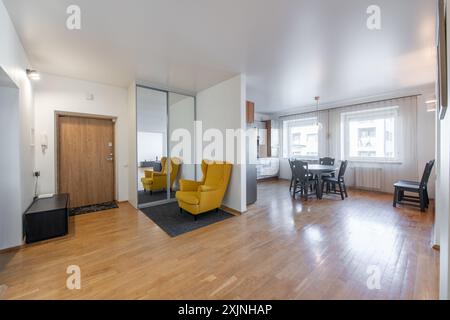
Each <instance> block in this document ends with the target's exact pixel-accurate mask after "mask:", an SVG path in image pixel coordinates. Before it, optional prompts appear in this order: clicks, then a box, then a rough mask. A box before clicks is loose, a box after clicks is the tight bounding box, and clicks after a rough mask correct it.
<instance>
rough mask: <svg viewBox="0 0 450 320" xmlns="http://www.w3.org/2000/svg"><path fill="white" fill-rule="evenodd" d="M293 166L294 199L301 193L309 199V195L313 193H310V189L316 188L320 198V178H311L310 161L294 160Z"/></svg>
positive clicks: (316, 193)
mask: <svg viewBox="0 0 450 320" xmlns="http://www.w3.org/2000/svg"><path fill="white" fill-rule="evenodd" d="M292 167H293V173H294V193H293V197H294V199H295V195H296V194H297V193H300V194H301V196H304V197H305V200H306V201H308V198H309V195H311V194H313V193H309V190H312V191H313V190H315V193H314V194H315V195H316V197H317V198H318V189H319V188H318V180H317V179H312V178H311V173H310V172H309V170H308V163H307V162H303V161H299V160H295V161H293V162H292ZM297 189H298V191H297Z"/></svg>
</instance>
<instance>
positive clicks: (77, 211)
mask: <svg viewBox="0 0 450 320" xmlns="http://www.w3.org/2000/svg"><path fill="white" fill-rule="evenodd" d="M117 208H119V206H118V205H117V203H116V202H115V201H112V202H105V203H100V204H93V205H89V206H84V207H78V208H72V209H70V216H79V215H81V214H86V213H92V212H98V211H104V210H111V209H117Z"/></svg>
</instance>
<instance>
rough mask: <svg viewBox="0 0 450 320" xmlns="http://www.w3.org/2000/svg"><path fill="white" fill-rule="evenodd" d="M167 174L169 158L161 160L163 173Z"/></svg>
mask: <svg viewBox="0 0 450 320" xmlns="http://www.w3.org/2000/svg"><path fill="white" fill-rule="evenodd" d="M166 172H167V157H162V158H161V173H162V174H164V173H166Z"/></svg>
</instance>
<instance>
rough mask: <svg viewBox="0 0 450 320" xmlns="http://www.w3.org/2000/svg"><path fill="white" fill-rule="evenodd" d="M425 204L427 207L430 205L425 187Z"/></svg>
mask: <svg viewBox="0 0 450 320" xmlns="http://www.w3.org/2000/svg"><path fill="white" fill-rule="evenodd" d="M425 204H426V207H427V208H428V207H429V205H430V198H429V197H428V190H427V189H425Z"/></svg>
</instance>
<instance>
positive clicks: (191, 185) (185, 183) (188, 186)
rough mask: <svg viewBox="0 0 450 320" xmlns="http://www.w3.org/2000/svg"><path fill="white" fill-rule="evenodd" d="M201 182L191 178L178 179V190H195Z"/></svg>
mask: <svg viewBox="0 0 450 320" xmlns="http://www.w3.org/2000/svg"><path fill="white" fill-rule="evenodd" d="M201 184H202V183H201V182H198V181H192V180H180V191H197V190H198V188H199V186H201Z"/></svg>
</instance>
